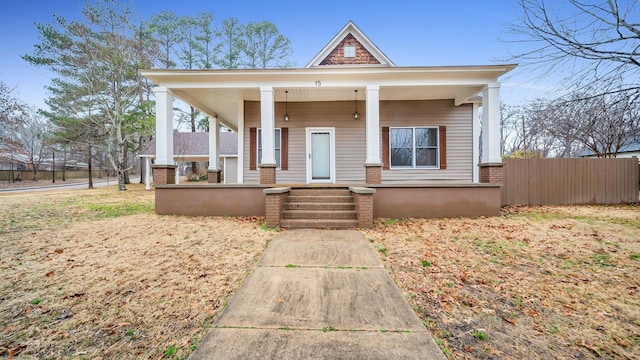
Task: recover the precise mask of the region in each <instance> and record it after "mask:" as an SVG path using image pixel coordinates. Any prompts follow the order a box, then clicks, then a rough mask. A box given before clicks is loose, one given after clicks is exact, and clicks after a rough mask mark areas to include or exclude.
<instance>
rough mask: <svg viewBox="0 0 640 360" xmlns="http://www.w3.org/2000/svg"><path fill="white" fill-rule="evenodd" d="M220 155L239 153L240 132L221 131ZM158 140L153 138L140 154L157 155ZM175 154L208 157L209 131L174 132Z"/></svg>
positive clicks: (235, 154)
mask: <svg viewBox="0 0 640 360" xmlns="http://www.w3.org/2000/svg"><path fill="white" fill-rule="evenodd" d="M218 135H220V143H219V149H220V153H219V155H220V156H237V155H238V134H237V133H235V132H228V131H221V132H220V133H219V134H218ZM155 154H156V140H155V139H153V140H151V142H150V143H149V146H147V148H146V149H145V150H144V151H142V152H141V153H140V156H145V157H149V156H155ZM173 155H174V156H176V157H208V156H209V133H208V132H177V131H174V132H173Z"/></svg>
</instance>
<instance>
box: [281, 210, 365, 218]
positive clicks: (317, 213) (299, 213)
mask: <svg viewBox="0 0 640 360" xmlns="http://www.w3.org/2000/svg"><path fill="white" fill-rule="evenodd" d="M282 218H283V219H309V220H315V219H357V218H358V214H356V211H355V210H285V211H283V212H282Z"/></svg>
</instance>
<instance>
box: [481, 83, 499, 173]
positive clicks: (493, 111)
mask: <svg viewBox="0 0 640 360" xmlns="http://www.w3.org/2000/svg"><path fill="white" fill-rule="evenodd" d="M482 163H483V164H487V163H502V157H501V156H500V84H499V83H491V84H487V87H486V88H485V89H484V91H483V92H482Z"/></svg>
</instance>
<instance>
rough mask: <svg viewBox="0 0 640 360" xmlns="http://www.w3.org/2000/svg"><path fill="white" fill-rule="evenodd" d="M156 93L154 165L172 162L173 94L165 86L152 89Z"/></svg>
mask: <svg viewBox="0 0 640 360" xmlns="http://www.w3.org/2000/svg"><path fill="white" fill-rule="evenodd" d="M154 92H155V95H156V165H174V162H173V95H172V94H171V91H170V90H169V89H168V88H166V87H161V86H158V87H156V88H155V89H154Z"/></svg>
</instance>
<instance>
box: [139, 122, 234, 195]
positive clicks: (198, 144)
mask: <svg viewBox="0 0 640 360" xmlns="http://www.w3.org/2000/svg"><path fill="white" fill-rule="evenodd" d="M209 136H210V134H209V133H208V132H207V133H205V132H178V131H174V132H173V161H174V162H175V163H181V162H182V163H187V162H192V161H196V162H209V159H210V158H209ZM218 141H219V144H220V145H219V150H218V168H219V169H221V172H222V173H223V174H224V177H223V179H222V181H223V182H224V183H225V184H226V183H229V184H234V183H237V182H238V179H237V178H236V175H237V167H238V165H237V164H238V135H237V134H236V133H234V132H226V131H222V132H220V133H218ZM139 157H140V158H141V159H142V160H143V161H144V168H143V169H144V170H143V171H141V173H142V174H143V178H144V182H145V184H146V189H147V190H149V189H151V182H152V181H153V180H152V177H151V176H146V174H151V163H152V161H154V159H155V158H156V140H155V139H153V140H151V142H149V145H148V146H147V147H146V148H145V149H144V150H143V151H142V152H141V153H140V155H139ZM179 173H180V172H179V171H178V168H176V171H175V180H174V183H175V184H179V183H180V176H179ZM218 175H219V173H216V176H218ZM210 181H211V182H220V179H219V178H216V179H213V178H212V179H210Z"/></svg>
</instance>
